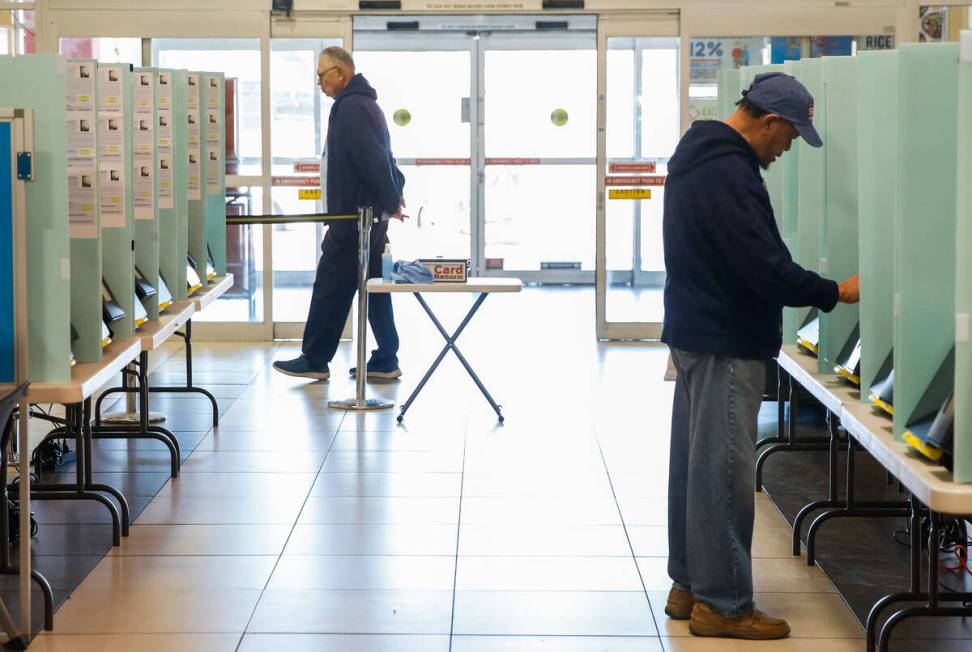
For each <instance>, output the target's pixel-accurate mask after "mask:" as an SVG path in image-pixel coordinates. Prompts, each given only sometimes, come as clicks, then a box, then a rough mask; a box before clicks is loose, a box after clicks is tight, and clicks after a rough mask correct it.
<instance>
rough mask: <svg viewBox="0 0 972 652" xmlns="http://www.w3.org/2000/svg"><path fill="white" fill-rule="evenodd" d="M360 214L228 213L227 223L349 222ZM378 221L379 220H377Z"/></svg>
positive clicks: (243, 224) (242, 224)
mask: <svg viewBox="0 0 972 652" xmlns="http://www.w3.org/2000/svg"><path fill="white" fill-rule="evenodd" d="M358 219H359V218H358V214H357V213H352V214H349V215H344V214H339V213H305V214H302V215H227V216H226V225H227V226H230V225H240V226H245V225H248V224H301V223H310V224H313V223H325V224H326V223H330V222H349V221H352V220H358ZM376 221H377V220H376Z"/></svg>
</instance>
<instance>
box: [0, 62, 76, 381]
mask: <svg viewBox="0 0 972 652" xmlns="http://www.w3.org/2000/svg"><path fill="white" fill-rule="evenodd" d="M65 72H66V62H65V60H64V58H63V57H60V56H58V55H52V54H35V55H29V56H20V57H0V79H2V80H3V83H2V84H0V105H2V106H15V107H19V108H25V109H33V112H34V177H35V180H34V181H33V182H31V183H28V184H27V292H28V298H27V301H28V305H27V311H28V338H29V344H28V346H29V363H30V377H31V379H32V380H33V381H34V382H35V383H39V382H64V381H67V380H68V379H69V378H70V376H71V370H70V360H71V353H70V339H71V336H70V323H69V322H70V310H69V309H67V308H68V306H70V304H71V285H70V236H69V225H68V182H67V174H65V170H66V169H67V147H68V145H67V132H66V130H65V128H64V126H65V124H66V121H67V115H66V111H65V105H64V97H65Z"/></svg>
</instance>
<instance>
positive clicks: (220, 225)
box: [199, 73, 226, 280]
mask: <svg viewBox="0 0 972 652" xmlns="http://www.w3.org/2000/svg"><path fill="white" fill-rule="evenodd" d="M203 99H204V104H205V115H206V119H205V120H204V123H205V131H206V139H205V149H206V175H205V177H206V183H205V195H206V244H207V246H208V252H207V253H208V254H210V255H211V257H212V263H213V267H214V268H215V272H216V274H217V275H223V274H226V116H225V114H226V92H225V81H224V78H223V74H222V73H205V74H204V79H203ZM206 260H207V259H206V258H203V259H202V260H200V261H199V264H200V265H201V266H202V267H203V273H202V274H201V278H203V279H204V280H205V278H206V276H205V271H206Z"/></svg>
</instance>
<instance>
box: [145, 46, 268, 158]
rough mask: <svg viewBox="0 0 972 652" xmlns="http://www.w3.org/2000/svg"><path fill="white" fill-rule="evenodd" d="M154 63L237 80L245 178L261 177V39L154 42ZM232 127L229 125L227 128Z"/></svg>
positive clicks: (237, 118)
mask: <svg viewBox="0 0 972 652" xmlns="http://www.w3.org/2000/svg"><path fill="white" fill-rule="evenodd" d="M152 62H153V65H155V66H158V67H160V68H185V69H187V70H199V71H204V72H221V73H223V74H224V75H226V77H227V78H228V79H229V78H233V79H236V80H237V84H238V86H237V90H236V102H235V105H236V106H237V107H239V111H238V112H237V115H236V116H235V120H236V128H237V129H238V132H239V134H238V135H239V138H238V141H237V142H238V151H237V155H238V156H239V161H240V166H239V172H238V173H239V174H241V175H250V174H252V175H259V174H261V173H262V169H261V158H262V157H261V149H262V148H263V140H262V139H263V135H262V129H261V127H260V118H261V115H260V113H261V110H260V105H261V91H260V84H261V79H260V70H261V66H260V40H259V39H154V40H153V41H152ZM227 127H228V128H229V125H227Z"/></svg>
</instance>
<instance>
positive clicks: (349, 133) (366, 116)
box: [325, 74, 405, 260]
mask: <svg viewBox="0 0 972 652" xmlns="http://www.w3.org/2000/svg"><path fill="white" fill-rule="evenodd" d="M377 99H378V93H376V92H375V89H374V88H372V87H371V84H369V83H368V80H367V79H365V78H364V77H363V76H362V75H360V74H356V75H355V76H354V77H352V78H351V81H349V82H348V85H347V86H345V87H344V90H343V91H341V94H340V95H338V97H337V98H336V99H335V101H334V104H333V106H331V113H330V116H329V118H328V121H327V182H326V185H325V190H326V191H327V212H328V213H344V214H350V213H357V212H358V208H359V207H363V206H371V207H372V208H374V211H375V215H376V216H381V214H382V213H383V212H386V213H389V214H391V213H394V212H395V211H397V210H398V208H399V198H400V197H401V195H402V189H403V188H404V186H405V177H404V176H403V175H402V173H401V171H400V170H399V169H398V166H397V165H396V163H395V157H394V156H392V152H391V138H390V137H389V135H388V124H387V123H386V122H385V116H384V114H382V112H381V109H380V108H378V104H377V102H376V100H377ZM386 231H387V223H379V224H376V225H375V226H374V228H373V229H372V238H371V253H372V259H373V260H374V259H375V257H378V258H380V257H381V253H382V251H383V250H384V246H385V242H387V237H386V235H385V233H386ZM328 245H330V246H332V247H338V248H341V249H349V248H350V249H357V247H358V225H357V223H356V222H337V223H333V224H331V226H330V227H329V228H328V232H327V235H326V236H325V247H327V246H328Z"/></svg>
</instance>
